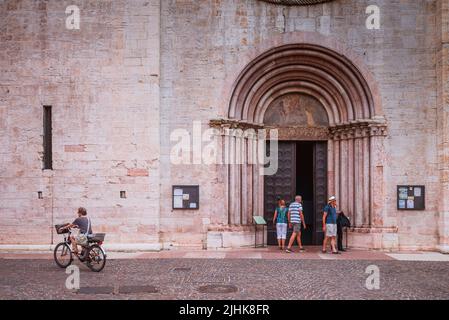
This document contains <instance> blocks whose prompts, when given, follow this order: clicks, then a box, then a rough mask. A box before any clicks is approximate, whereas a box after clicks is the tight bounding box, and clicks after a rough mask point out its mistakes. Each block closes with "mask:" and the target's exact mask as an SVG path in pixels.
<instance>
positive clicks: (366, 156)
mask: <svg viewBox="0 0 449 320" xmlns="http://www.w3.org/2000/svg"><path fill="white" fill-rule="evenodd" d="M379 101H380V100H379V99H378V98H374V97H373V94H372V90H371V88H370V86H369V85H368V82H367V81H366V79H365V78H364V76H363V75H362V73H361V72H360V70H359V69H358V68H357V67H356V66H355V65H354V64H353V63H352V62H351V61H350V60H349V59H348V58H347V57H345V56H344V55H342V54H340V53H338V52H336V51H334V50H331V49H329V48H326V47H323V46H319V45H316V44H304V43H300V44H288V45H283V46H279V47H275V48H272V49H271V50H268V51H267V52H265V53H263V54H262V55H260V56H258V57H257V58H256V59H254V60H253V61H252V62H251V63H249V64H248V65H247V66H246V67H245V68H244V70H243V71H242V72H241V74H240V76H239V77H238V79H237V81H236V82H235V83H234V87H233V91H232V95H231V98H230V102H229V108H228V113H227V119H223V121H221V122H215V123H214V124H215V125H220V126H221V128H225V127H233V128H276V129H277V130H278V132H279V140H280V141H310V142H314V143H316V142H318V141H322V142H325V144H324V145H325V149H324V152H325V153H326V162H327V163H326V175H325V178H326V188H325V192H321V193H322V194H321V195H320V197H321V198H320V199H319V201H318V202H319V203H320V205H321V204H322V203H323V201H324V202H325V201H326V200H325V199H326V198H327V196H328V195H329V194H335V195H336V196H337V197H338V199H339V202H340V209H341V210H343V211H344V212H345V213H346V214H347V215H349V216H350V217H351V220H352V221H353V225H354V226H355V227H356V229H357V230H360V231H362V232H363V233H369V232H372V231H373V229H375V228H382V226H383V218H382V217H383V209H384V206H383V200H384V199H383V194H384V156H385V152H384V147H383V144H384V137H385V135H386V123H385V119H384V117H383V112H382V108H381V106H380V103H379ZM222 132H223V139H225V140H226V141H229V142H230V143H228V144H227V145H229V146H231V149H232V148H235V147H236V146H241V145H244V146H248V148H247V149H248V150H250V149H251V147H249V146H250V145H251V143H252V137H251V136H233V135H231V136H229V135H226V134H225V133H224V131H222ZM322 146H323V145H321V148H323V147H322ZM231 151H232V150H231ZM231 153H232V152H231ZM233 154H234V153H233ZM244 163H245V162H244ZM258 169H259V168H257V166H255V165H253V164H243V165H229V166H228V167H227V172H226V179H227V182H228V189H227V206H226V208H227V213H228V223H229V225H231V226H242V227H243V226H245V225H248V224H251V222H252V215H254V214H258V215H261V214H263V212H264V210H265V206H266V204H267V201H265V200H266V199H265V193H266V190H267V187H266V185H265V187H264V180H265V179H268V180H269V179H270V178H267V177H264V176H260V175H259V174H258ZM291 174H295V173H294V172H292V173H291ZM314 179H316V178H314ZM315 182H317V181H315ZM375 194H376V197H375V196H374V195H375ZM270 196H271V197H272V196H273V194H271V195H270ZM379 197H380V199H379ZM272 202H273V201H272ZM267 210H268V209H267ZM270 210H271V209H270ZM317 219H318V217H317ZM317 226H318V224H315V227H317Z"/></svg>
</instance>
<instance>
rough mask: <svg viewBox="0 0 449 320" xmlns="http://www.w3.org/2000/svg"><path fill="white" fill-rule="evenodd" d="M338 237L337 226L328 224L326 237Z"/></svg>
mask: <svg viewBox="0 0 449 320" xmlns="http://www.w3.org/2000/svg"><path fill="white" fill-rule="evenodd" d="M336 236H337V225H336V224H326V237H336Z"/></svg>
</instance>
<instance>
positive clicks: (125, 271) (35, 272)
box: [0, 252, 449, 300]
mask: <svg viewBox="0 0 449 320" xmlns="http://www.w3.org/2000/svg"><path fill="white" fill-rule="evenodd" d="M231 253H233V254H234V255H235V258H232V257H231V256H230V257H229V259H219V258H215V259H214V258H208V259H204V258H202V257H196V258H188V257H187V258H186V257H185V258H169V257H168V258H158V259H154V258H149V259H145V258H143V257H142V256H141V254H140V255H139V257H140V258H138V259H133V258H130V257H129V256H128V258H127V259H111V260H109V261H108V262H107V265H106V268H105V269H104V270H103V272H101V273H93V272H91V271H89V270H88V269H87V268H86V267H85V266H84V265H82V264H80V263H79V262H77V263H76V264H77V265H79V266H80V270H81V288H84V290H87V291H90V290H92V291H94V292H93V293H89V294H82V293H74V292H71V291H69V290H67V289H66V288H65V280H66V278H67V275H66V274H65V272H64V270H63V269H60V268H58V267H57V266H56V265H55V263H54V262H53V261H52V260H50V259H48V258H42V259H23V257H21V256H16V257H15V258H11V256H9V257H8V256H7V255H3V256H2V255H0V275H1V277H0V299H223V300H224V299H231V300H232V299H262V300H263V299H449V272H448V271H449V264H448V263H447V262H444V261H398V260H393V259H392V258H385V259H379V257H378V255H376V254H374V253H373V257H374V259H372V260H369V259H366V258H364V259H362V258H361V259H347V258H344V259H343V258H340V256H339V258H337V259H336V260H331V259H326V258H327V257H325V258H323V257H320V258H315V259H314V258H305V259H301V258H298V257H301V256H302V257H306V255H305V254H304V255H303V254H296V255H293V256H291V257H292V258H285V257H286V256H289V257H290V255H286V254H285V255H284V254H282V255H283V257H284V258H283V259H278V258H276V256H275V255H276V254H275V253H273V256H272V257H274V258H273V259H254V258H247V259H244V258H241V257H239V255H240V256H241V254H238V253H236V252H231ZM172 254H173V253H172ZM279 254H281V253H279ZM147 255H150V254H147ZM342 256H343V255H342ZM385 256H386V255H385ZM328 257H334V256H333V255H328ZM346 257H348V255H346ZM372 264H374V265H376V266H378V267H379V269H380V290H373V291H370V290H367V289H366V288H365V281H366V278H367V277H368V274H365V270H366V267H367V266H369V265H372ZM205 285H229V286H231V291H232V289H234V290H235V289H236V291H235V292H231V293H202V292H200V290H199V289H200V287H202V286H205ZM125 286H136V287H135V288H132V289H131V291H133V290H137V291H139V290H146V291H150V292H151V291H157V292H153V293H127V294H124V293H120V291H123V289H124V287H125ZM143 286H147V287H146V288H144V287H143ZM99 287H106V288H103V289H101V288H99ZM219 289H220V288H219ZM221 289H223V290H225V289H227V287H224V288H223V287H221ZM101 290H106V292H111V293H109V294H97V293H95V292H96V291H98V292H99V291H101ZM112 292H115V293H114V294H113V293H112Z"/></svg>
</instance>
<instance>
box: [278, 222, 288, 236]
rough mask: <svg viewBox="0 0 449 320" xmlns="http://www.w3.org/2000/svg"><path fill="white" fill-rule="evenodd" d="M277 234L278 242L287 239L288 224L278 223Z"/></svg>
mask: <svg viewBox="0 0 449 320" xmlns="http://www.w3.org/2000/svg"><path fill="white" fill-rule="evenodd" d="M276 233H277V236H278V240H285V239H287V224H286V223H276Z"/></svg>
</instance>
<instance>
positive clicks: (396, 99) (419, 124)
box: [161, 0, 440, 249]
mask: <svg viewBox="0 0 449 320" xmlns="http://www.w3.org/2000/svg"><path fill="white" fill-rule="evenodd" d="M372 4H376V5H378V6H379V8H380V14H381V28H380V30H368V29H367V28H366V27H365V22H366V19H367V17H368V15H367V14H366V8H367V6H368V5H372ZM161 6H162V9H161V26H162V30H163V31H162V41H161V70H162V78H161V87H162V88H161V129H162V131H161V157H162V158H164V157H165V159H167V158H166V157H167V155H168V152H169V148H168V147H166V146H168V145H169V133H170V132H171V131H172V130H174V129H176V128H187V129H188V128H189V127H191V123H192V121H194V120H197V121H202V122H203V123H207V122H208V120H209V119H214V118H221V117H226V112H227V107H228V99H229V98H230V95H231V92H230V88H231V87H232V84H233V82H234V81H235V80H236V79H237V77H238V75H239V72H240V71H241V70H242V68H243V66H244V65H245V64H246V63H250V62H251V60H252V59H254V58H255V57H256V55H257V54H260V53H263V52H264V50H266V49H268V48H270V45H273V46H275V45H282V43H281V42H279V43H275V41H274V40H272V39H274V38H276V39H280V38H279V35H280V34H291V35H292V36H291V38H294V37H295V34H300V33H303V32H315V33H317V34H320V35H324V36H326V37H329V38H331V39H333V40H335V41H337V42H340V43H342V44H343V45H344V46H346V47H349V48H350V49H351V50H352V51H353V52H354V54H355V55H357V56H358V57H359V60H360V61H361V62H362V63H363V64H364V65H365V66H366V67H367V68H368V69H369V70H370V72H371V73H372V75H373V77H374V80H375V81H376V82H377V83H378V86H379V89H380V95H381V100H382V105H383V108H384V113H385V117H386V120H387V122H388V128H389V136H388V138H387V141H386V155H387V159H386V167H385V168H384V169H383V170H384V173H385V179H386V190H385V193H386V195H387V196H386V198H385V199H382V201H384V202H385V210H386V211H387V212H386V213H385V215H384V216H385V217H386V219H385V220H384V225H385V226H386V227H395V226H398V236H397V238H396V237H395V239H397V240H396V244H392V246H393V247H394V246H399V247H400V248H403V249H406V248H414V249H417V248H421V249H430V248H434V247H435V246H436V245H437V244H438V241H439V227H438V221H439V208H438V203H439V195H440V184H439V179H440V176H439V171H438V157H437V150H438V149H437V124H436V123H437V110H436V109H437V90H436V86H437V78H436V68H435V51H436V48H437V46H438V43H439V40H438V29H437V22H436V19H437V10H438V8H437V1H414V0H405V1H374V2H373V1H368V0H362V1H352V0H337V1H332V2H329V3H324V4H320V5H315V6H304V7H295V6H293V7H286V6H278V5H272V4H267V3H264V2H261V1H257V0H245V1H240V0H230V1H214V2H209V1H175V0H171V1H163V2H162V3H161ZM298 38H301V36H298ZM270 41H271V42H270ZM268 43H269V44H270V45H267V44H268ZM174 114H176V116H173V115H174ZM162 166H163V167H164V169H163V170H162V172H165V173H167V175H163V176H161V188H162V189H161V199H162V200H161V201H162V202H164V201H166V200H163V199H169V193H170V192H171V189H170V184H171V183H172V182H173V183H186V182H190V181H191V182H194V183H198V184H200V186H201V187H200V188H201V199H204V200H203V201H202V207H201V209H200V210H199V212H187V211H186V212H172V211H171V210H170V209H169V208H167V207H165V208H164V206H163V205H161V230H162V231H163V234H164V236H163V239H164V240H163V241H166V242H177V241H183V242H189V243H193V242H196V243H198V244H199V242H200V240H201V241H204V239H203V238H201V237H197V236H196V235H197V234H198V232H201V230H203V228H204V225H202V224H201V218H203V217H207V216H210V217H211V224H212V225H214V224H221V223H224V224H225V223H226V216H225V215H224V214H223V211H224V209H226V201H225V199H226V197H225V188H224V186H223V184H222V183H223V179H224V175H225V172H224V170H222V169H221V168H220V167H206V166H194V167H190V169H187V167H179V166H171V165H169V164H168V162H167V161H164V164H162ZM401 184H424V185H426V191H427V194H426V210H425V211H424V212H421V211H419V212H409V211H408V212H402V211H398V210H396V186H397V185H401ZM178 222H180V223H182V224H187V225H189V230H188V231H187V233H183V234H182V235H180V234H179V233H176V232H173V231H174V230H175V225H177V223H178ZM188 234H190V235H191V236H188ZM179 237H182V240H180V239H179ZM389 241H390V240H389ZM390 242H391V241H390ZM393 242H394V241H393Z"/></svg>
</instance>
